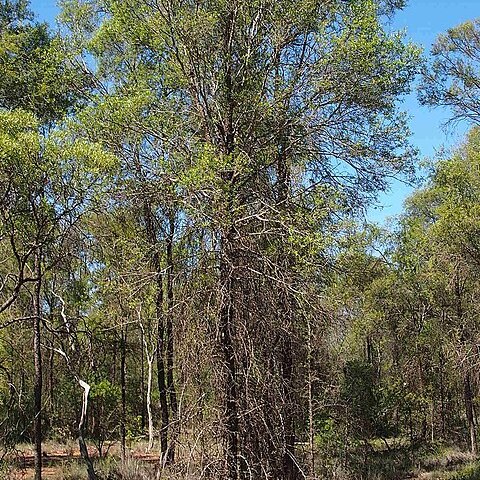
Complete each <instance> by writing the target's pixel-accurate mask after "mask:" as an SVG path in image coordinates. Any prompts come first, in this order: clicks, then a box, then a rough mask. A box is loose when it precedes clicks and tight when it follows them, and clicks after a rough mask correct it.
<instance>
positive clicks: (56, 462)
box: [7, 447, 158, 480]
mask: <svg viewBox="0 0 480 480" xmlns="http://www.w3.org/2000/svg"><path fill="white" fill-rule="evenodd" d="M88 450H89V452H88V453H89V455H90V457H91V458H97V457H98V452H97V450H96V449H95V448H93V447H92V448H89V449H88ZM130 455H131V457H132V458H133V459H135V460H139V461H142V462H145V463H148V464H153V463H155V462H157V461H158V455H157V454H155V453H144V452H141V451H132V452H130ZM72 462H78V463H79V465H82V459H81V456H80V452H79V451H78V450H76V451H71V450H70V451H67V450H66V449H65V450H63V449H55V450H45V452H44V457H43V468H42V478H45V479H53V478H55V479H59V478H60V475H61V471H62V467H63V466H64V465H66V464H71V463H72ZM11 464H12V466H13V469H12V471H11V472H10V473H9V476H8V477H7V478H8V479H10V480H33V478H34V455H33V453H32V452H31V451H28V450H27V451H17V452H15V454H14V455H12V456H11Z"/></svg>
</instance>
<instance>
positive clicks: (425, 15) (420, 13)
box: [31, 0, 480, 222]
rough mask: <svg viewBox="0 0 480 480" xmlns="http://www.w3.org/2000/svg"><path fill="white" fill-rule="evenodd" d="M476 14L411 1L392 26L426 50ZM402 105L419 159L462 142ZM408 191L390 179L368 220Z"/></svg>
mask: <svg viewBox="0 0 480 480" xmlns="http://www.w3.org/2000/svg"><path fill="white" fill-rule="evenodd" d="M31 5H32V9H33V10H34V12H35V13H36V14H37V16H38V18H39V19H40V20H44V21H47V22H50V23H53V22H54V18H55V16H56V14H57V13H58V8H57V7H56V2H55V0H32V3H31ZM478 16H480V2H479V0H410V2H409V3H408V4H407V6H406V7H405V9H404V10H402V11H400V12H398V13H397V15H396V16H395V18H394V20H393V22H392V25H391V29H392V30H405V31H406V38H407V39H409V40H411V41H413V42H415V43H416V44H418V45H420V46H422V47H423V48H424V50H425V53H429V51H430V47H431V45H432V43H433V42H434V41H435V38H436V37H437V35H438V34H440V33H443V32H445V31H446V30H447V29H448V28H451V27H454V26H455V25H458V24H459V23H461V22H464V21H466V20H469V19H473V18H476V17H478ZM402 106H403V109H404V110H406V111H407V112H408V114H409V115H410V117H411V119H410V128H411V131H412V143H413V144H414V145H415V146H416V147H417V148H418V149H419V150H420V156H421V158H424V157H430V158H432V157H434V156H435V151H436V150H438V149H439V148H440V147H441V146H442V145H443V146H446V147H449V146H452V145H455V144H456V143H458V142H459V141H461V139H462V137H463V135H464V133H465V127H463V128H462V127H457V128H456V129H455V130H452V129H450V130H449V131H447V132H446V131H445V130H444V129H442V123H443V122H444V121H445V120H446V119H447V118H448V111H442V110H440V109H434V110H431V109H428V108H426V107H422V106H420V105H419V104H418V102H417V99H416V94H415V93H413V94H412V95H409V96H408V97H407V98H405V99H404V102H403V105H402ZM411 191H412V189H411V188H410V187H408V186H406V185H404V184H402V183H401V182H393V184H392V187H391V189H390V191H389V192H387V193H385V194H383V195H381V197H380V200H379V208H376V209H371V210H370V211H369V213H368V217H369V219H371V220H374V221H378V222H384V221H385V220H386V218H388V217H389V216H392V215H397V214H398V213H400V212H401V210H402V203H403V200H404V199H405V197H406V196H407V195H408V194H409V193H410V192H411Z"/></svg>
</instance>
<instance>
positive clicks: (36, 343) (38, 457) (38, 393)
mask: <svg viewBox="0 0 480 480" xmlns="http://www.w3.org/2000/svg"><path fill="white" fill-rule="evenodd" d="M34 262H35V264H34V269H35V275H36V277H37V280H36V282H35V288H34V292H33V317H34V319H33V351H34V364H35V381H34V415H35V417H34V422H33V428H34V438H35V480H41V479H42V349H41V308H40V294H41V288H42V283H41V251H40V248H38V249H37V251H36V252H35V258H34Z"/></svg>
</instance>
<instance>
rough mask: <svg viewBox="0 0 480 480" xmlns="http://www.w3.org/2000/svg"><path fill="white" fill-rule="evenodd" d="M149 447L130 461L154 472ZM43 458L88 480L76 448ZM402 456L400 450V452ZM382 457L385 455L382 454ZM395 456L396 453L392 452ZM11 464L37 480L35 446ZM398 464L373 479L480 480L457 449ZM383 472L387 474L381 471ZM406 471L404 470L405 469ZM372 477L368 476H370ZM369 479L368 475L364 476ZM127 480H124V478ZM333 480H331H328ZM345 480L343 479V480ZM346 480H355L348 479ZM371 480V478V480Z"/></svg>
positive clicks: (47, 474) (114, 456) (53, 478)
mask: <svg viewBox="0 0 480 480" xmlns="http://www.w3.org/2000/svg"><path fill="white" fill-rule="evenodd" d="M105 447H106V448H105V450H104V454H107V456H106V457H105V458H103V459H101V460H100V459H99V455H98V449H97V448H95V447H94V446H89V454H90V456H91V458H92V459H94V460H95V462H96V463H97V466H98V465H102V464H103V468H108V464H110V466H111V464H112V462H116V461H117V460H118V459H119V457H120V451H119V450H120V449H119V446H118V444H115V443H111V444H109V445H105ZM145 447H146V445H145V443H144V442H139V443H136V444H134V445H132V446H130V448H129V450H128V458H129V461H130V462H132V463H134V464H136V465H141V467H142V469H143V468H144V467H145V468H147V469H148V468H149V469H151V470H152V472H153V470H154V467H155V466H156V464H157V462H158V454H157V453H156V452H153V453H146V448H145ZM43 449H44V452H45V453H44V457H43V469H42V472H43V475H42V477H43V478H44V479H46V480H64V479H66V478H68V479H72V478H75V479H79V480H80V479H83V478H86V477H85V465H84V463H83V461H82V459H81V457H80V452H79V451H78V448H77V447H76V445H75V444H73V443H70V444H68V445H61V444H57V443H53V442H46V443H45V444H44V447H43ZM397 452H398V450H397ZM378 453H381V452H378ZM384 453H385V456H383V455H380V456H379V457H377V458H376V460H374V463H377V462H378V461H379V460H380V462H382V463H383V462H384V466H386V467H388V464H389V462H391V461H392V458H391V457H390V458H389V457H388V454H387V452H384ZM390 453H393V452H390ZM8 460H9V461H8V463H9V465H10V468H9V469H8V471H2V472H0V478H2V479H3V478H5V479H9V480H33V478H34V469H33V467H34V451H33V446H31V445H22V446H19V447H18V448H17V449H16V450H15V452H14V453H12V454H10V455H9V459H8ZM398 466H399V465H398V463H397V461H394V462H392V464H391V465H390V468H386V469H385V470H384V472H383V474H380V475H379V473H376V474H375V475H373V477H374V478H375V480H407V479H409V480H480V463H479V462H478V460H477V459H476V458H475V457H474V456H472V454H470V453H467V452H463V451H461V450H459V449H457V448H453V447H449V448H442V449H440V450H438V451H436V452H432V453H430V454H427V455H422V456H420V457H419V458H418V460H416V461H414V465H413V466H411V468H408V469H406V470H405V471H402V472H401V471H400V469H398V468H397V467H398ZM380 470H383V468H381V469H380ZM401 470H403V468H402V469H401ZM367 476H368V475H367ZM361 477H362V478H366V477H365V473H364V474H363V475H361ZM122 478H123V477H122ZM322 480H324V479H322ZM325 480H329V479H325ZM341 480H343V479H341ZM345 480H352V477H350V476H348V477H346V478H345ZM368 480H370V478H369V479H368Z"/></svg>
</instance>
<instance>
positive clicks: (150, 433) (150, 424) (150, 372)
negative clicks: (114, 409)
mask: <svg viewBox="0 0 480 480" xmlns="http://www.w3.org/2000/svg"><path fill="white" fill-rule="evenodd" d="M138 323H139V325H140V329H141V330H142V333H143V335H142V337H143V347H144V348H145V356H146V358H147V364H148V379H147V416H148V447H147V452H150V451H151V450H152V448H153V443H154V438H155V435H154V431H153V415H152V382H153V362H154V361H155V353H156V351H157V349H156V348H155V347H154V348H152V349H151V350H150V349H149V348H148V342H147V338H146V335H145V330H144V327H143V323H142V320H141V309H139V310H138Z"/></svg>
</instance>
